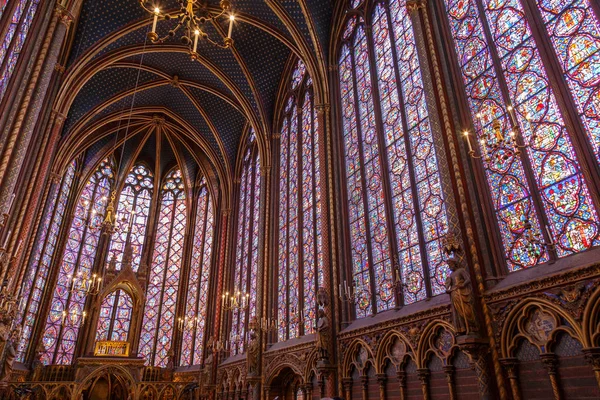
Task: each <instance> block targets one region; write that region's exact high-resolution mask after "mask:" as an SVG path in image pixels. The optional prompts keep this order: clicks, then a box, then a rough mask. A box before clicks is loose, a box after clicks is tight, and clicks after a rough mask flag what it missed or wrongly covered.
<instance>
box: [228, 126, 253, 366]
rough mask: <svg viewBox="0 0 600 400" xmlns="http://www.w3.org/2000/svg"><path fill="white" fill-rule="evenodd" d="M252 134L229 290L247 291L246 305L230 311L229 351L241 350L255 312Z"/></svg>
mask: <svg viewBox="0 0 600 400" xmlns="http://www.w3.org/2000/svg"><path fill="white" fill-rule="evenodd" d="M255 141H256V139H255V137H254V134H252V135H251V137H250V140H249V144H248V145H247V149H246V152H245V154H244V163H243V166H242V176H241V182H240V197H239V203H238V220H237V239H236V254H235V273H234V282H233V290H234V292H236V293H237V292H241V293H242V294H244V293H247V294H248V297H249V298H248V303H249V306H248V308H247V309H245V310H240V309H236V310H234V311H233V316H232V326H231V335H230V340H231V350H232V354H234V355H235V354H238V353H242V352H243V351H244V340H245V338H246V333H247V326H248V321H249V320H250V318H252V317H254V316H255V315H256V306H257V303H256V279H257V278H256V276H257V272H258V237H259V231H260V227H259V216H260V158H259V156H258V151H257V147H256V143H255Z"/></svg>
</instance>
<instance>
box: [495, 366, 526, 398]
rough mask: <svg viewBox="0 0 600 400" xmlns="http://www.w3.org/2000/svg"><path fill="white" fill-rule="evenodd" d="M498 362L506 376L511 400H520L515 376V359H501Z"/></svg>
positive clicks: (517, 380) (517, 378) (519, 390)
mask: <svg viewBox="0 0 600 400" xmlns="http://www.w3.org/2000/svg"><path fill="white" fill-rule="evenodd" d="M500 362H501V363H502V365H503V366H504V369H505V370H506V374H507V375H508V381H509V382H510V389H511V391H512V397H513V400H521V389H520V387H519V377H518V376H517V368H518V366H519V361H518V360H517V359H516V358H503V359H501V360H500Z"/></svg>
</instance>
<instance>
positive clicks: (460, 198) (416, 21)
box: [407, 0, 508, 400]
mask: <svg viewBox="0 0 600 400" xmlns="http://www.w3.org/2000/svg"><path fill="white" fill-rule="evenodd" d="M407 7H408V10H409V13H410V15H411V20H412V21H413V27H419V30H420V31H421V32H422V34H423V37H424V39H425V42H426V44H427V58H428V59H429V61H430V65H431V72H432V78H433V82H434V83H435V90H436V95H437V96H436V99H437V101H438V107H439V109H440V117H441V121H442V124H443V130H444V136H445V137H446V138H447V140H446V144H447V147H448V150H449V151H448V154H449V161H450V162H449V164H450V165H451V166H452V167H451V168H452V173H453V176H454V183H455V187H456V189H455V192H456V194H457V202H458V204H460V213H461V214H462V216H463V218H462V222H463V223H464V228H465V236H466V240H467V243H466V245H467V246H466V247H467V249H468V252H467V251H465V253H468V254H467V255H468V256H470V258H471V260H470V264H471V265H472V267H473V272H474V276H475V278H476V282H477V290H478V292H479V293H484V292H485V290H486V286H485V281H484V277H485V275H486V272H485V271H484V270H483V268H482V266H481V264H480V261H479V254H478V253H479V250H478V245H477V241H476V238H475V232H474V229H473V224H472V220H471V218H472V216H471V211H470V208H469V204H471V201H470V199H469V198H468V194H467V192H466V190H465V187H464V184H463V178H462V175H463V174H462V172H461V167H460V165H461V162H460V160H459V157H458V155H457V151H456V135H455V130H454V127H453V123H452V121H451V118H450V115H451V111H450V108H449V104H448V102H447V98H446V92H445V90H444V87H445V84H444V80H443V78H442V74H441V71H440V61H439V58H438V54H437V49H436V41H435V39H434V36H433V32H432V29H431V22H430V20H429V10H428V8H427V7H426V3H425V1H424V0H416V1H411V2H410V3H408V4H407ZM415 34H416V33H415ZM417 47H418V46H417ZM478 298H480V305H481V310H482V312H483V316H484V320H485V328H486V333H487V336H488V338H489V348H490V349H491V354H492V362H493V367H494V373H495V377H496V381H497V383H498V392H499V395H500V399H501V400H504V399H507V397H508V396H507V393H506V389H505V386H504V376H503V374H502V367H501V365H500V362H499V356H498V351H497V349H496V342H495V338H494V328H493V323H492V322H493V317H492V314H491V312H490V310H489V308H488V306H487V304H486V303H485V301H484V299H483V297H482V296H478Z"/></svg>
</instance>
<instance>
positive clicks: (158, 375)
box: [142, 367, 163, 382]
mask: <svg viewBox="0 0 600 400" xmlns="http://www.w3.org/2000/svg"><path fill="white" fill-rule="evenodd" d="M142 380H143V381H144V382H160V381H162V380H163V368H160V367H145V368H144V377H143V378H142Z"/></svg>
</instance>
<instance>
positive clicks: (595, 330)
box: [581, 285, 600, 347]
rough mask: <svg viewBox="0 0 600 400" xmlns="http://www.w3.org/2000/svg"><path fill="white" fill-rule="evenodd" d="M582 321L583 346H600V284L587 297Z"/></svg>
mask: <svg viewBox="0 0 600 400" xmlns="http://www.w3.org/2000/svg"><path fill="white" fill-rule="evenodd" d="M582 321H583V322H582V330H583V341H582V342H581V343H582V344H583V346H584V347H598V346H600V285H599V286H598V287H597V288H596V290H595V291H594V292H593V293H592V295H591V296H590V298H589V299H588V301H587V305H586V307H585V309H584V312H583V318H582Z"/></svg>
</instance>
